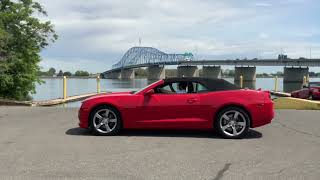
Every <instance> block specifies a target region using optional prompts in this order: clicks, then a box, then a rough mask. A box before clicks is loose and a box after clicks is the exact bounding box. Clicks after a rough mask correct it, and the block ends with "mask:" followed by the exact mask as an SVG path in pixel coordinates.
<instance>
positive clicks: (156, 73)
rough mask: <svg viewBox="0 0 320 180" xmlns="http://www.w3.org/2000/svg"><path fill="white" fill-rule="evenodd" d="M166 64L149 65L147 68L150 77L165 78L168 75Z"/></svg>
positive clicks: (153, 78)
mask: <svg viewBox="0 0 320 180" xmlns="http://www.w3.org/2000/svg"><path fill="white" fill-rule="evenodd" d="M165 71H166V70H165V68H164V66H149V67H148V68H147V73H148V79H150V80H155V79H164V78H165V77H166V72H165Z"/></svg>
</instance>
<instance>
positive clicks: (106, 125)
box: [104, 123, 111, 132]
mask: <svg viewBox="0 0 320 180" xmlns="http://www.w3.org/2000/svg"><path fill="white" fill-rule="evenodd" d="M104 125H105V127H106V130H107V132H110V131H111V129H110V126H109V124H108V123H106V124H104Z"/></svg>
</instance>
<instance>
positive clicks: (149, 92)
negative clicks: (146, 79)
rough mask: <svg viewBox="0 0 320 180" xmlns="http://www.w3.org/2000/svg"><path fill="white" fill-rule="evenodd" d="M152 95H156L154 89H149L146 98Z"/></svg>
mask: <svg viewBox="0 0 320 180" xmlns="http://www.w3.org/2000/svg"><path fill="white" fill-rule="evenodd" d="M152 94H154V90H153V89H149V90H148V91H147V92H145V93H144V95H145V96H151V95H152Z"/></svg>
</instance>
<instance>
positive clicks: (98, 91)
mask: <svg viewBox="0 0 320 180" xmlns="http://www.w3.org/2000/svg"><path fill="white" fill-rule="evenodd" d="M97 93H98V94H99V93H100V76H97Z"/></svg>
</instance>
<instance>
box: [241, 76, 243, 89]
mask: <svg viewBox="0 0 320 180" xmlns="http://www.w3.org/2000/svg"><path fill="white" fill-rule="evenodd" d="M240 88H243V76H242V75H240Z"/></svg>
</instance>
